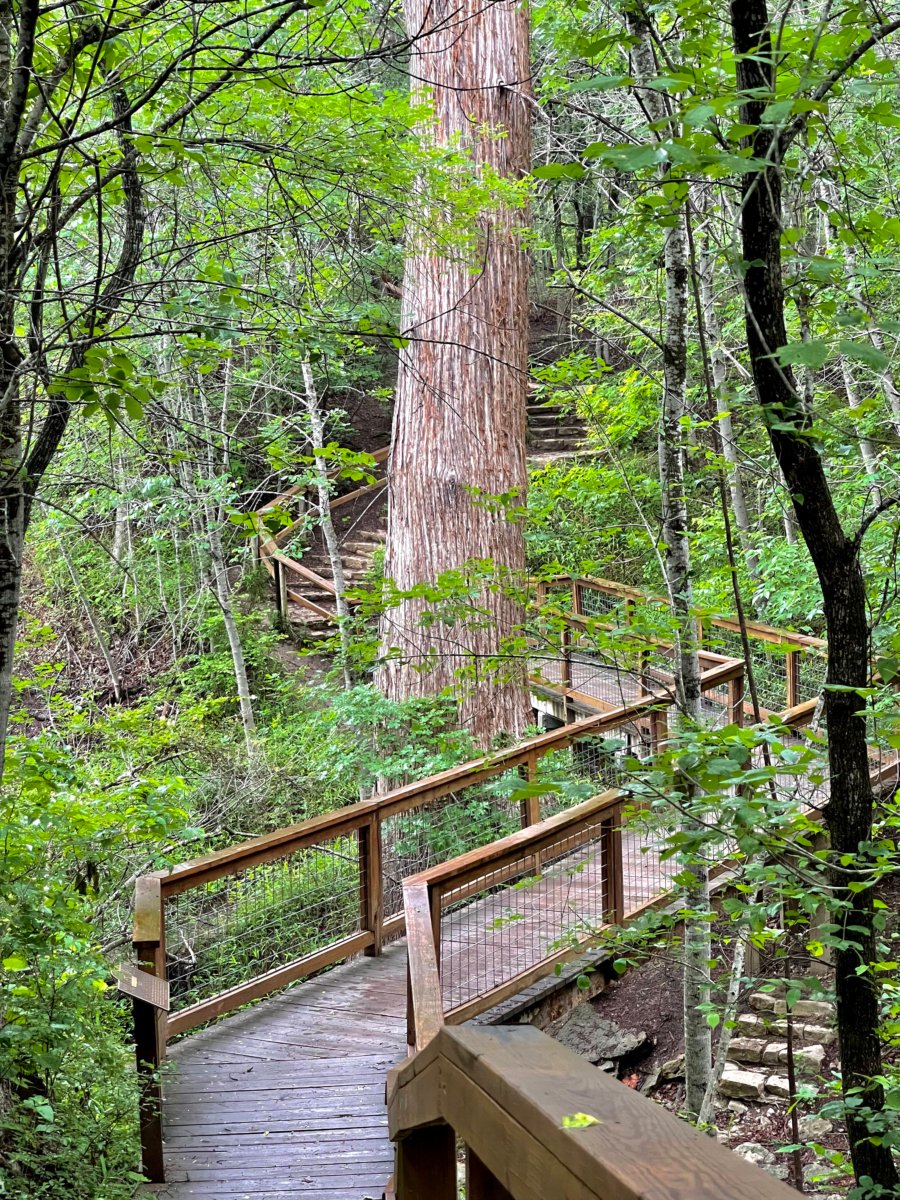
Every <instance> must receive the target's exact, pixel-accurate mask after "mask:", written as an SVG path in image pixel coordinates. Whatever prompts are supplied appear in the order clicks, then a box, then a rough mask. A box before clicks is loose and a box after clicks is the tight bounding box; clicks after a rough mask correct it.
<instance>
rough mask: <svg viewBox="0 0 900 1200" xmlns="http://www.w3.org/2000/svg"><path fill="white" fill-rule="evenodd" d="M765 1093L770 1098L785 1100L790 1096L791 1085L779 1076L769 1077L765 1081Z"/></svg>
mask: <svg viewBox="0 0 900 1200" xmlns="http://www.w3.org/2000/svg"><path fill="white" fill-rule="evenodd" d="M766 1091H767V1092H768V1093H769V1095H770V1096H780V1097H781V1098H782V1099H784V1100H786V1099H787V1098H788V1097H789V1096H790V1094H791V1085H790V1084H789V1083H788V1081H787V1080H786V1079H784V1078H783V1077H782V1076H781V1075H770V1076H769V1078H768V1079H767V1080H766Z"/></svg>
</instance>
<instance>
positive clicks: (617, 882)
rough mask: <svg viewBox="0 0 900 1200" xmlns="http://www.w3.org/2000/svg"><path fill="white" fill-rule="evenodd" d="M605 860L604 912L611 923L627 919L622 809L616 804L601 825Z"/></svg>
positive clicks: (618, 922)
mask: <svg viewBox="0 0 900 1200" xmlns="http://www.w3.org/2000/svg"><path fill="white" fill-rule="evenodd" d="M600 853H601V855H602V860H603V898H602V903H603V914H604V917H605V919H606V920H607V921H608V922H609V923H610V924H611V925H621V924H623V923H624V921H625V873H624V869H623V865H622V810H621V808H619V807H618V806H616V807H615V808H614V809H612V811H611V812H610V815H609V816H608V817H607V818H606V819H605V820H604V821H602V822H601V825H600Z"/></svg>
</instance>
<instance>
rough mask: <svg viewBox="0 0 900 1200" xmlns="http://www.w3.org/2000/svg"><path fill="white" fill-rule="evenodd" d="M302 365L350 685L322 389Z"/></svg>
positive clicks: (321, 518) (306, 365) (343, 592)
mask: <svg viewBox="0 0 900 1200" xmlns="http://www.w3.org/2000/svg"><path fill="white" fill-rule="evenodd" d="M302 369H303V390H304V392H305V395H306V411H307V413H308V414H309V423H310V426H311V430H312V443H313V461H314V463H315V468H316V493H317V496H318V500H319V524H320V526H321V528H322V536H323V537H324V539H325V548H326V550H327V551H328V561H329V563H330V564H331V575H332V579H333V580H334V603H335V609H336V610H337V620H338V634H339V636H340V639H341V673H342V675H343V677H344V686H345V687H346V688H349V687H351V685H352V683H353V680H352V679H351V677H350V631H349V629H348V628H347V620H348V618H349V616H350V610H349V608H348V607H347V600H346V592H347V587H346V582H345V580H344V564H343V561H342V560H341V548H340V545H339V544H338V538H337V532H336V530H335V528H334V521H333V519H332V516H331V497H330V495H329V494H328V463H327V462H326V461H325V457H324V455H322V454H321V453H320V451H321V449H322V447H323V446H324V445H325V417H324V415H323V413H322V405H321V404H320V402H319V393H318V391H317V390H316V381H315V379H314V378H313V373H312V367H311V366H310V364H309V362H308V361H307V360H306V359H304V360H303V364H302Z"/></svg>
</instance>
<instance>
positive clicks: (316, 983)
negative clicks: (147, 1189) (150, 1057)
mask: <svg viewBox="0 0 900 1200" xmlns="http://www.w3.org/2000/svg"><path fill="white" fill-rule="evenodd" d="M405 1056H406V949H405V943H403V942H397V943H395V944H394V945H392V946H389V947H388V948H387V949H386V950H385V952H384V953H383V954H382V955H381V956H380V957H378V958H357V959H354V960H352V961H351V962H349V963H346V964H345V965H343V966H340V967H336V968H335V969H334V970H333V971H329V972H327V973H325V974H323V975H320V976H319V977H318V978H316V979H312V980H308V981H307V982H305V983H302V984H300V985H299V986H298V987H295V988H293V989H292V990H290V991H287V992H283V993H282V994H281V995H278V996H273V997H270V998H269V999H268V1000H265V1001H264V1002H262V1003H261V1004H258V1005H256V1006H255V1007H254V1008H250V1009H246V1010H244V1011H243V1012H239V1013H235V1014H234V1015H233V1016H230V1017H226V1018H225V1019H224V1020H222V1021H220V1022H218V1024H216V1025H213V1026H211V1027H210V1028H208V1029H205V1030H202V1031H201V1032H199V1033H195V1034H192V1035H190V1036H189V1037H187V1038H185V1039H183V1040H182V1041H181V1042H179V1043H177V1044H176V1045H175V1046H173V1047H172V1048H171V1051H170V1060H171V1068H168V1069H167V1078H166V1082H165V1101H164V1105H163V1114H164V1120H165V1138H166V1142H165V1149H166V1176H167V1180H168V1182H167V1183H166V1184H164V1185H162V1186H160V1187H159V1188H158V1189H154V1191H155V1193H156V1195H157V1196H159V1197H161V1198H162V1200H188V1197H198V1198H200V1197H202V1198H204V1200H212V1198H213V1197H217V1196H221V1197H223V1200H285V1198H286V1197H287V1196H302V1197H309V1198H310V1200H311V1198H312V1197H321V1200H369V1198H370V1200H380V1197H381V1194H382V1191H383V1190H384V1186H385V1184H386V1183H387V1181H388V1178H389V1177H390V1175H391V1172H392V1171H393V1148H392V1146H391V1143H390V1141H389V1140H388V1135H387V1110H386V1109H385V1104H384V1087H385V1076H386V1073H387V1071H388V1070H389V1069H390V1068H391V1067H393V1066H394V1065H395V1064H396V1063H398V1062H400V1061H401V1060H402V1059H403V1058H405Z"/></svg>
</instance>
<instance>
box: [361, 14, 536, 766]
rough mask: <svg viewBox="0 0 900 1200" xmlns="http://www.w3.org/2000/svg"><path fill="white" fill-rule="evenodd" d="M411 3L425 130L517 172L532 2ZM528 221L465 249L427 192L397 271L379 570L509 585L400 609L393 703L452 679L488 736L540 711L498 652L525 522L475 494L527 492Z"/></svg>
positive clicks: (517, 617) (524, 165)
mask: <svg viewBox="0 0 900 1200" xmlns="http://www.w3.org/2000/svg"><path fill="white" fill-rule="evenodd" d="M405 13H406V25H407V29H408V31H409V35H410V37H415V38H417V40H416V41H415V43H414V50H413V54H412V58H411V65H410V78H411V80H412V82H413V88H412V90H413V97H414V99H415V100H417V101H419V102H421V101H423V100H425V99H426V98H428V97H430V98H431V100H432V103H433V107H434V115H433V121H432V123H431V124H430V125H429V126H428V128H427V135H428V136H429V137H431V138H432V139H433V141H434V142H435V144H437V145H440V146H448V147H449V146H456V145H458V146H459V147H460V148H461V149H462V150H463V151H464V153H465V154H466V155H467V156H468V158H469V160H470V161H471V163H472V164H473V166H474V170H475V173H476V174H477V175H480V176H482V177H484V178H489V177H490V176H491V175H495V176H499V177H501V178H503V179H508V180H517V179H520V178H521V177H523V176H524V175H525V173H526V172H527V170H528V167H529V161H530V124H531V105H532V99H531V84H530V75H531V65H530V59H529V39H528V11H527V8H526V6H525V5H522V4H518V3H516V2H515V0H497V2H496V3H493V4H489V5H481V4H477V3H474V0H465V3H463V4H462V6H460V5H457V4H451V3H448V2H447V0H438V2H437V3H430V2H426V0H407V3H406V6H405ZM417 35H418V36H417ZM525 216H526V214H525V211H524V209H523V208H521V207H519V208H517V207H515V206H507V205H506V204H504V203H503V202H501V201H500V200H499V199H498V200H496V201H495V202H494V203H493V205H492V206H491V208H490V210H489V211H484V212H482V214H481V215H480V216H479V218H478V219H477V221H476V222H475V223H474V227H473V230H472V236H471V241H470V244H469V245H468V246H462V245H460V244H458V243H459V241H460V239H459V237H456V242H457V244H456V245H448V246H441V245H440V244H438V243H439V235H438V237H437V238H436V236H435V230H436V229H439V228H440V226H441V224H442V220H441V213H440V212H438V211H436V210H434V211H431V212H428V211H427V201H426V200H425V198H424V196H423V209H422V210H420V211H418V212H417V213H416V214H415V217H414V220H415V226H414V228H413V230H412V231H411V233H410V241H409V248H408V254H407V260H406V269H405V274H404V280H403V313H402V320H401V324H402V333H403V336H404V337H405V338H408V339H409V342H408V345H407V346H406V347H405V348H404V349H403V351H402V352H401V355H400V370H399V376H398V381H397V399H396V408H395V413H394V430H393V446H392V452H391V463H390V483H389V489H390V490H389V513H388V543H387V553H386V557H385V574H386V576H387V577H388V578H389V579H391V580H393V583H394V584H395V585H396V587H397V588H399V589H400V590H401V591H404V592H405V591H408V590H409V589H411V588H414V587H415V586H416V585H418V584H421V583H423V582H434V581H436V580H437V579H438V577H439V576H440V575H441V574H442V573H444V572H447V571H453V570H456V569H457V568H459V567H460V566H461V565H462V564H464V563H466V562H467V561H469V560H482V561H484V560H491V561H492V562H493V564H494V566H495V568H496V569H497V571H498V573H499V581H498V582H499V584H500V586H499V587H491V586H485V585H483V584H479V585H478V586H476V587H475V589H474V593H473V600H474V608H475V609H476V610H477V611H476V612H475V613H474V615H473V616H471V617H468V618H467V617H466V616H465V615H461V616H460V617H459V618H458V619H455V620H452V621H450V620H438V621H436V622H434V623H427V624H426V623H423V618H424V620H425V622H428V621H429V613H428V610H429V607H430V606H429V605H428V604H427V603H426V601H425V600H424V599H419V598H410V599H404V600H402V601H401V602H400V603H398V604H397V605H396V607H393V608H391V609H390V610H389V611H388V612H386V614H385V616H384V618H383V621H382V642H383V647H384V650H385V652H386V658H385V661H384V664H383V666H382V668H381V671H380V681H381V686H382V688H383V690H384V691H385V693H386V694H387V695H388V696H391V697H394V698H396V699H400V698H404V697H407V696H413V695H423V694H429V693H437V692H440V691H442V690H444V689H453V690H454V691H455V692H456V693H457V695H458V699H459V709H460V716H461V719H462V720H463V722H464V723H465V724H466V725H467V726H468V728H469V729H470V730H471V731H472V732H473V734H474V735H475V736H476V738H477V739H478V740H479V741H480V742H482V743H483V744H487V743H489V742H490V740H491V739H492V738H493V737H494V736H495V735H497V734H499V733H501V732H511V733H519V732H521V730H522V729H523V728H524V727H525V725H527V724H528V722H529V720H530V719H531V708H530V702H529V696H528V690H527V686H526V668H525V663H524V662H523V661H522V659H521V658H519V657H512V658H507V657H506V656H505V655H504V643H505V641H506V640H507V639H509V638H510V637H512V636H514V635H515V634H516V633H517V632H518V631H519V630H520V628H521V626H522V624H523V620H524V610H523V606H522V603H521V600H520V599H519V598H517V597H516V596H515V595H514V594H512V593H511V591H510V589H509V587H505V586H503V580H504V578H507V579H510V578H515V579H517V581H518V582H521V577H522V576H523V574H524V570H525V545H524V536H523V531H522V526H521V524H520V523H518V522H514V521H510V520H508V519H507V517H506V514H505V512H504V511H502V509H501V510H499V511H498V510H497V508H496V506H492V505H490V504H485V503H484V501H483V500H479V497H478V494H477V493H486V494H487V495H490V496H501V495H502V496H506V497H507V498H514V502H515V503H516V504H521V503H523V502H524V498H525V491H526V484H527V476H526V465H525V420H526V381H527V333H528V297H527V290H526V289H527V260H526V255H525V253H524V251H523V248H522V244H521V232H522V228H523V225H524V221H525ZM450 240H451V241H452V240H453V239H450ZM473 489H475V491H474V492H473ZM460 668H462V669H463V670H464V672H465V673H466V675H467V677H468V678H467V680H466V682H465V684H461V682H460V679H459V678H458V676H457V672H458V671H459V670H460Z"/></svg>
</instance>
